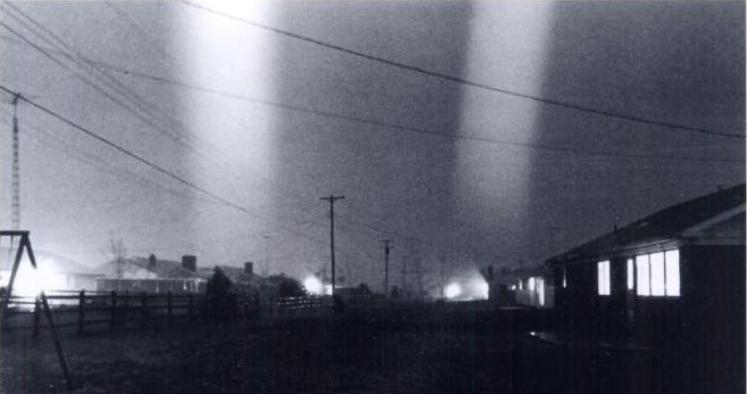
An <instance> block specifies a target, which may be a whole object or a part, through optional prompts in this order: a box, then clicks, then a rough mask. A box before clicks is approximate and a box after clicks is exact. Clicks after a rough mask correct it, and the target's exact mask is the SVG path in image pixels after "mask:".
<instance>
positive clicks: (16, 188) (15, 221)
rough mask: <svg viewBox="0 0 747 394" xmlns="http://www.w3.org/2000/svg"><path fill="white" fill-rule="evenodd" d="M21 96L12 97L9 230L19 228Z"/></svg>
mask: <svg viewBox="0 0 747 394" xmlns="http://www.w3.org/2000/svg"><path fill="white" fill-rule="evenodd" d="M20 98H21V95H20V94H18V93H16V94H14V95H13V101H12V104H13V167H12V175H11V191H12V200H11V206H10V208H11V229H13V230H20V228H21V174H20V171H21V165H20V161H19V144H18V100H19V99H20Z"/></svg>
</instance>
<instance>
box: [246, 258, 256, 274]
mask: <svg viewBox="0 0 747 394" xmlns="http://www.w3.org/2000/svg"><path fill="white" fill-rule="evenodd" d="M244 273H245V274H247V275H254V263H252V262H251V261H247V262H246V263H244Z"/></svg>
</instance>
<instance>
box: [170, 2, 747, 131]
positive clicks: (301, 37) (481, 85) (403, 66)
mask: <svg viewBox="0 0 747 394" xmlns="http://www.w3.org/2000/svg"><path fill="white" fill-rule="evenodd" d="M179 2H180V3H182V4H185V5H187V6H189V7H192V8H195V9H198V10H201V11H203V12H207V13H210V14H214V15H218V16H221V17H224V18H227V19H231V20H233V21H236V22H240V23H243V24H246V25H249V26H253V27H256V28H259V29H262V30H265V31H269V32H272V33H275V34H278V35H282V36H285V37H289V38H292V39H295V40H299V41H303V42H307V43H310V44H313V45H317V46H321V47H325V48H328V49H332V50H334V51H337V52H341V53H345V54H348V55H352V56H355V57H359V58H362V59H366V60H370V61H373V62H376V63H380V64H385V65H388V66H392V67H396V68H399V69H403V70H407V71H411V72H414V73H418V74H422V75H426V76H430V77H435V78H438V79H442V80H446V81H450V82H454V83H458V84H462V85H466V86H471V87H474V88H479V89H483V90H487V91H491V92H495V93H500V94H503V95H508V96H513V97H517V98H521V99H526V100H531V101H534V102H538V103H541V104H547V105H552V106H556V107H562V108H567V109H571V110H575V111H579V112H586V113H590V114H595V115H600V116H605V117H609V118H615V119H620V120H626V121H630V122H636V123H642V124H649V125H654V126H660V127H664V128H669V129H679V130H686V131H691V132H696V133H700V134H706V135H712V136H718V137H726V138H738V139H745V136H744V135H743V134H734V133H727V132H721V131H714V130H709V129H706V128H702V127H693V126H688V125H684V124H678V123H673V122H666V121H660V120H656V119H649V118H645V117H642V116H635V115H629V114H623V113H620V112H615V111H610V110H604V109H598V108H594V107H591V106H585V105H580V104H575V103H571V102H567V101H562V100H557V99H551V98H546V97H541V96H537V95H531V94H527V93H521V92H517V91H513V90H509V89H504V88H500V87H495V86H491V85H488V84H485V83H480V82H475V81H471V80H468V79H466V78H461V77H456V76H453V75H448V74H445V73H441V72H437V71H432V70H429V69H426V68H423V67H419V66H413V65H410V64H406V63H403V62H399V61H395V60H391V59H387V58H384V57H381V56H376V55H372V54H369V53H365V52H362V51H359V50H355V49H350V48H346V47H343V46H341V45H336V44H333V43H330V42H326V41H323V40H320V39H316V38H312V37H309V36H305V35H302V34H298V33H294V32H291V31H288V30H283V29H279V28H277V27H273V26H269V25H266V24H262V23H259V22H256V21H253V20H250V19H247V18H242V17H238V16H235V15H231V14H228V13H226V12H222V11H219V10H215V9H212V8H210V7H205V6H203V5H201V4H197V3H195V2H192V1H189V0H179Z"/></svg>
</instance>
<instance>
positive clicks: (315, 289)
mask: <svg viewBox="0 0 747 394" xmlns="http://www.w3.org/2000/svg"><path fill="white" fill-rule="evenodd" d="M303 288H304V289H305V290H306V292H307V293H309V294H311V295H322V293H323V292H324V285H323V284H322V281H320V280H319V278H317V277H316V276H309V277H307V278H306V279H304V281H303Z"/></svg>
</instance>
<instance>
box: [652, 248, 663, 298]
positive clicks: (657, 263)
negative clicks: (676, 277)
mask: <svg viewBox="0 0 747 394" xmlns="http://www.w3.org/2000/svg"><path fill="white" fill-rule="evenodd" d="M649 259H650V260H649V264H651V295H652V296H663V295H664V253H663V252H659V253H651V255H650V257H649Z"/></svg>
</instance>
